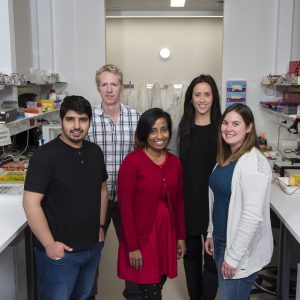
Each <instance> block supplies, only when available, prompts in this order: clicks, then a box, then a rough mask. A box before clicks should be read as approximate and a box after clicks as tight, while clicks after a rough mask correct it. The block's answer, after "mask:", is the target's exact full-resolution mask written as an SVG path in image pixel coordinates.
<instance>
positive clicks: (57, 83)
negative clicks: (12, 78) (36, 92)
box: [0, 81, 67, 91]
mask: <svg viewBox="0 0 300 300" xmlns="http://www.w3.org/2000/svg"><path fill="white" fill-rule="evenodd" d="M64 84H67V82H63V81H59V82H55V83H41V84H39V83H29V84H12V85H0V91H1V90H3V89H6V88H13V87H15V88H38V87H49V86H54V85H64Z"/></svg>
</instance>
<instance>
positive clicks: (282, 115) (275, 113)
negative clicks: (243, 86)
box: [260, 107, 297, 120]
mask: <svg viewBox="0 0 300 300" xmlns="http://www.w3.org/2000/svg"><path fill="white" fill-rule="evenodd" d="M260 109H261V110H263V111H266V112H269V113H271V114H274V115H277V116H280V117H282V118H284V119H286V120H295V119H296V118H297V115H286V114H283V113H280V112H277V111H275V110H272V109H268V108H264V107H260Z"/></svg>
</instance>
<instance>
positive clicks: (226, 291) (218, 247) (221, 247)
mask: <svg viewBox="0 0 300 300" xmlns="http://www.w3.org/2000/svg"><path fill="white" fill-rule="evenodd" d="M225 248H226V242H224V241H221V240H218V239H215V238H214V257H215V261H216V265H217V269H218V280H219V289H220V295H221V300H233V299H234V300H248V299H250V292H251V288H252V285H253V283H254V281H255V278H256V274H257V273H254V274H251V275H249V276H248V277H245V278H239V279H224V278H223V275H222V265H223V262H224V253H225Z"/></svg>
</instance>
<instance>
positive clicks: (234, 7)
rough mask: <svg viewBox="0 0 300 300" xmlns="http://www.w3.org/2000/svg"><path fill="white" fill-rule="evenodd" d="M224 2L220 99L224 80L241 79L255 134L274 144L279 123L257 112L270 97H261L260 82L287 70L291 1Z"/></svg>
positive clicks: (290, 31)
mask: <svg viewBox="0 0 300 300" xmlns="http://www.w3.org/2000/svg"><path fill="white" fill-rule="evenodd" d="M224 3H225V4H224V45H223V75H222V81H223V88H222V94H223V97H222V98H223V99H226V97H225V95H226V81H227V80H229V79H245V80H246V81H247V104H248V105H249V106H250V107H251V108H252V110H253V112H254V115H255V119H256V125H257V128H258V133H259V132H260V131H266V132H267V138H268V139H269V142H272V143H276V142H277V130H278V121H280V120H278V119H275V118H274V117H272V116H270V114H268V113H266V112H263V111H261V110H260V109H259V102H260V101H263V100H268V99H269V100H270V99H271V98H272V97H269V96H267V95H266V94H265V88H264V87H262V86H261V85H260V81H261V79H262V78H263V77H264V76H266V75H268V74H270V73H272V74H284V73H286V72H287V71H288V63H289V61H290V60H291V34H292V22H293V18H292V16H293V1H285V0H264V1H261V0H251V1H248V2H247V1H240V0H226V1H225V2H224ZM223 104H224V103H223ZM284 132H286V130H284Z"/></svg>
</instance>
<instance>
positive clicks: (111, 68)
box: [95, 64, 123, 86]
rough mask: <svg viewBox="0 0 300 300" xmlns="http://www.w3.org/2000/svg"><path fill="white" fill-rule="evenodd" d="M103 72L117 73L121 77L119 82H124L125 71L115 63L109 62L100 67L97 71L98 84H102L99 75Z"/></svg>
mask: <svg viewBox="0 0 300 300" xmlns="http://www.w3.org/2000/svg"><path fill="white" fill-rule="evenodd" d="M103 72H110V73H113V74H115V75H117V76H118V77H119V82H120V83H121V84H123V73H122V72H121V70H120V69H119V68H118V67H117V66H115V65H113V64H107V65H104V66H102V67H101V68H100V69H98V70H97V71H96V76H95V81H96V84H97V86H99V84H100V79H99V77H100V75H101V74H102V73H103Z"/></svg>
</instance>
